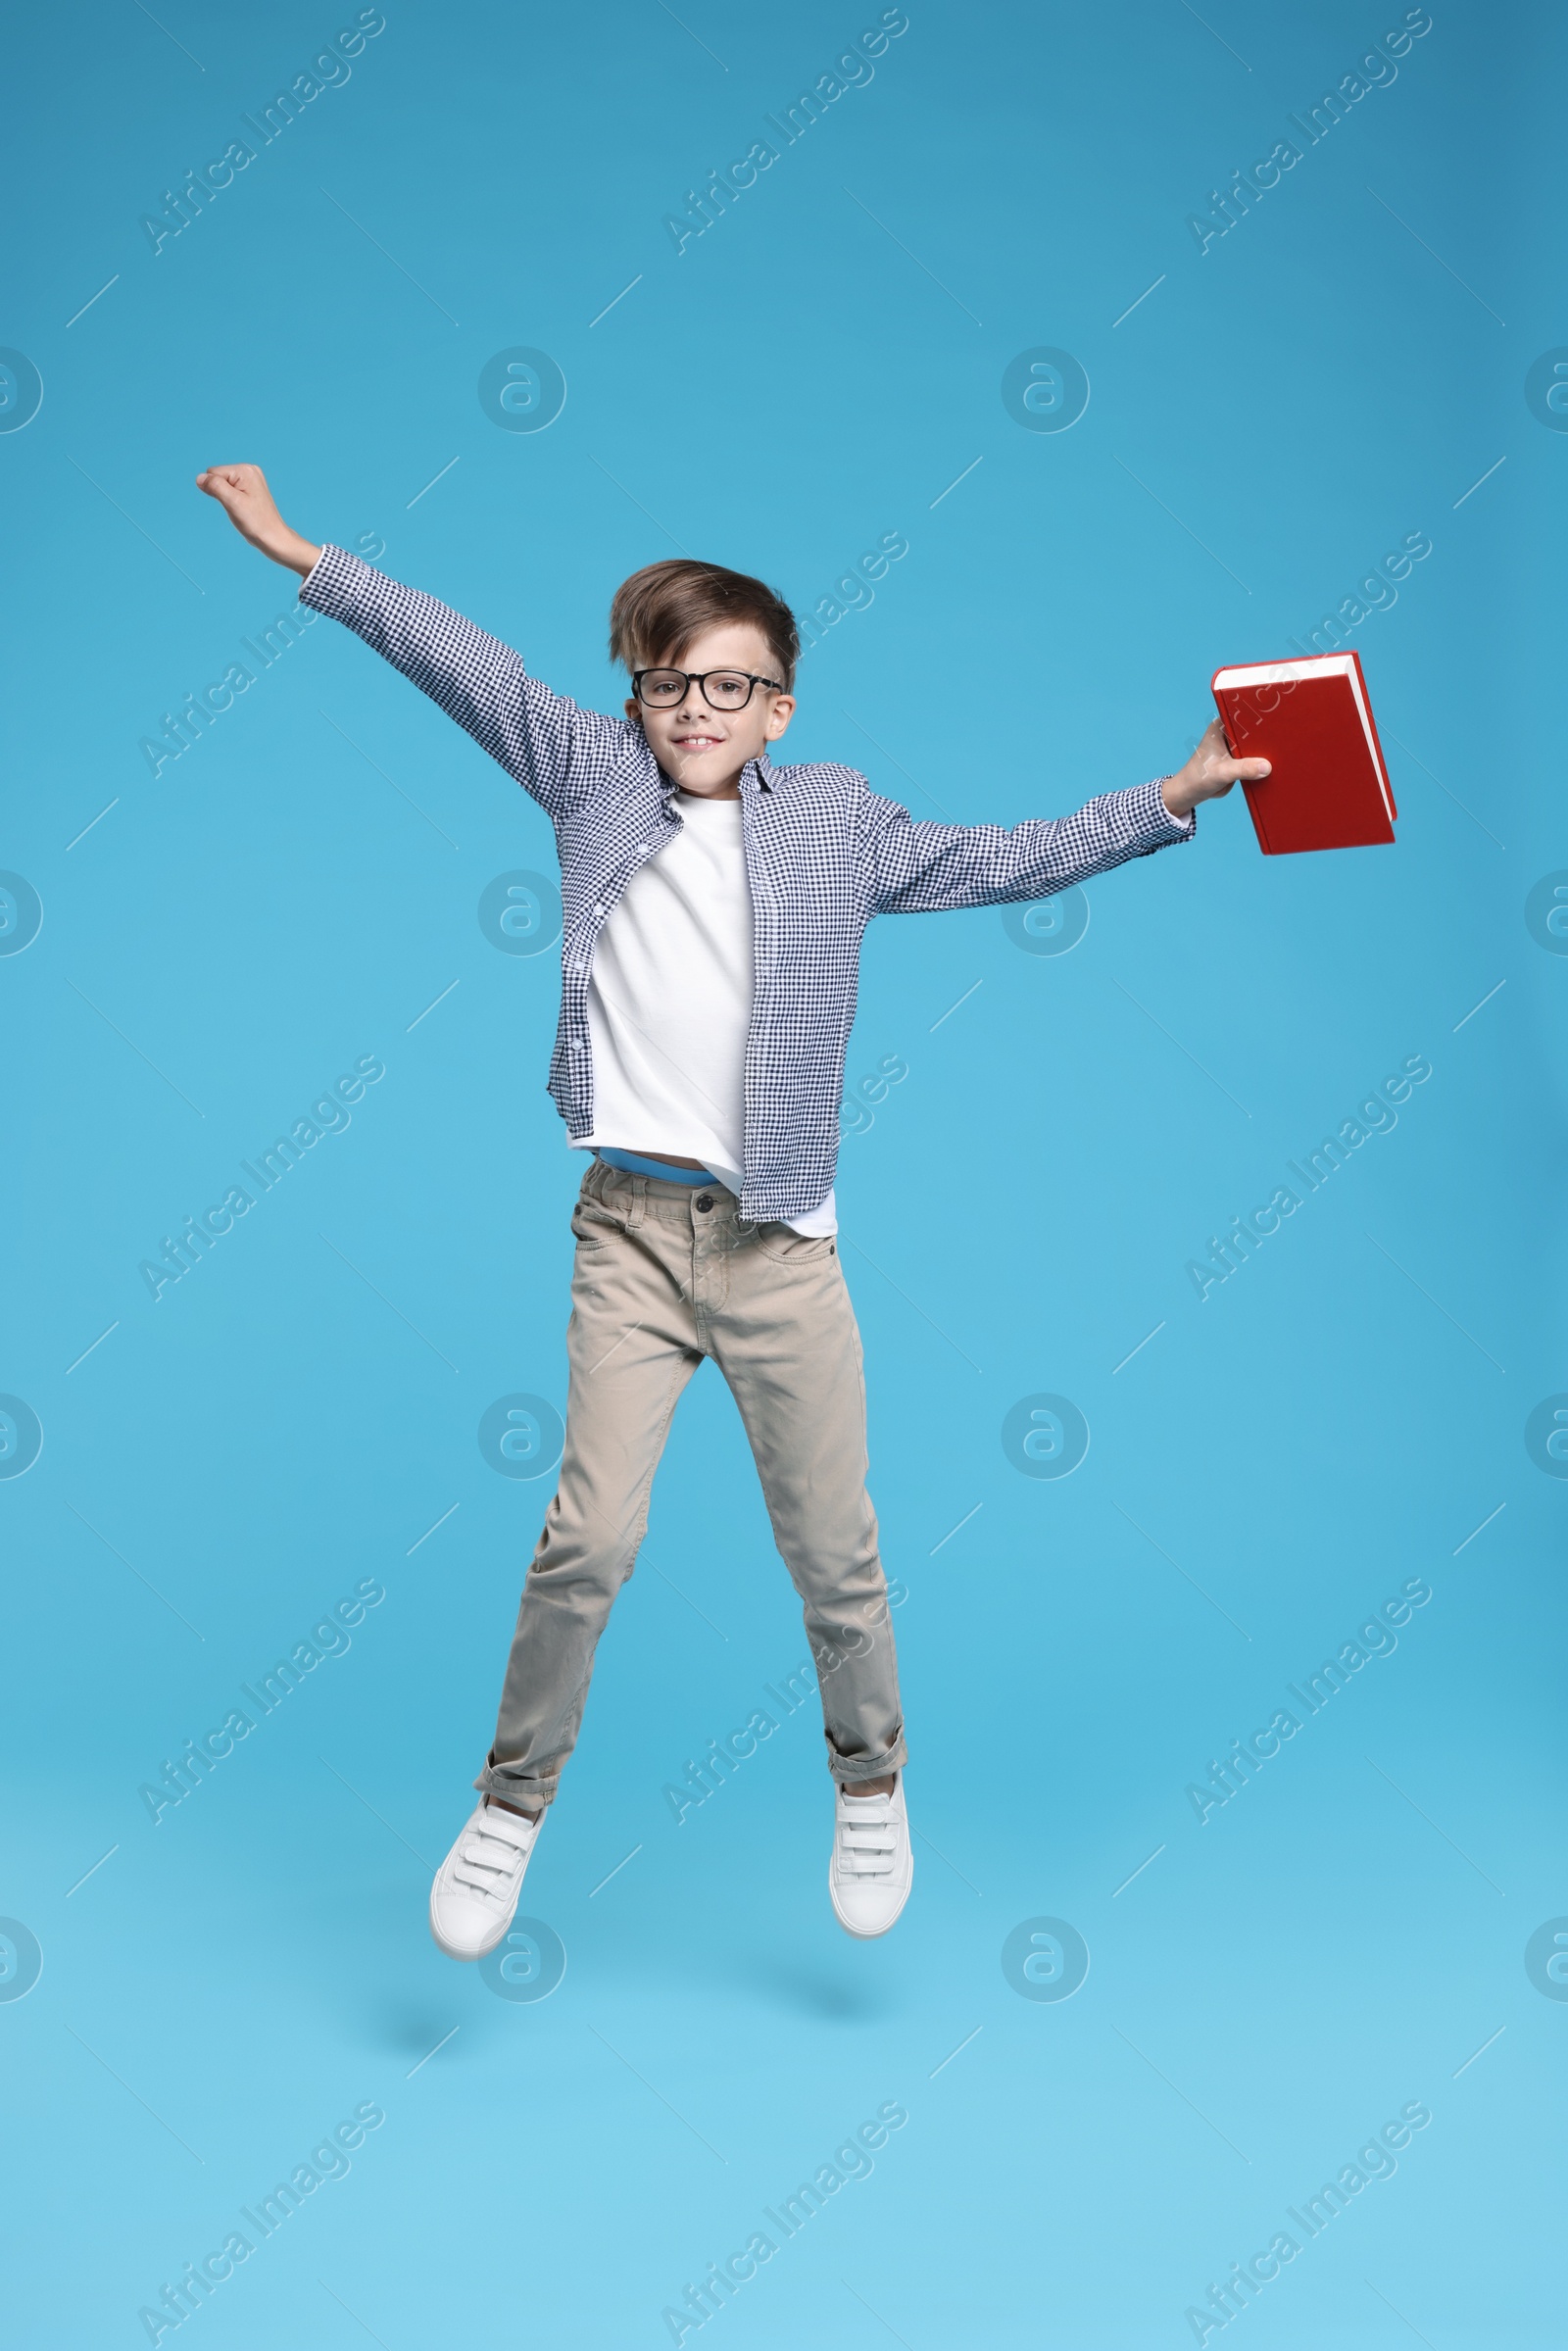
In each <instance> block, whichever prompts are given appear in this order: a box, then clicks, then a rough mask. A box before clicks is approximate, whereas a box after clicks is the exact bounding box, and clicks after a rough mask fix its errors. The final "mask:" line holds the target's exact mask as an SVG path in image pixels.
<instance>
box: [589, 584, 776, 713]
mask: <svg viewBox="0 0 1568 2351" xmlns="http://www.w3.org/2000/svg"><path fill="white" fill-rule="evenodd" d="M726 621H750V622H751V623H752V624H753V626H754V627H756V628H758V629H760V631H761V634H762V636H763V637H764V638H765V640H766V642H767V650H768V652H769V653H770V654H771V655H772V657H773V661H774V664H775V667H776V670H777V673H778V676H779V678H780V679H781V681H782V683H783V684H784V685H785V686H789V685H791V684H793V682H794V678H795V664H796V662H797V661H799V660H800V658H801V637H800V631H799V629H798V628H797V627H796V625H795V615H794V613H793V612H791V611H790V608H789V606H788V605H787V604H786V603H785V602H784V599H783V598H782V597H781V596H779V595H776V594H775V593H774V591H773V590H772V589H771V588H769V587H767V586H765V585H764V584H763V582H762V581H761V580H760V579H753V578H752V577H751V576H750V574H749V573H747V572H745V571H725V570H723V569H722V568H721V566H720V565H719V564H717V563H685V562H682V561H680V560H679V559H676V558H671V559H670V561H668V562H667V563H649V564H646V565H645V566H644V568H643V569H642V570H641V571H634V572H633V573H632V575H631V577H630V579H626V580H622V581H621V583H620V586H619V587H618V588H617V589H616V590H615V596H614V601H613V604H612V605H611V608H610V658H611V660H612V661H620V662H622V663H624V665H625V667H626V668H627V669H644V668H647V667H648V666H649V665H650V664H651V663H654V662H657V661H679V660H680V658H681V656H682V655H683V654H684V653H685V651H686V648H687V647H688V646H689V645H690V644H691V643H692V642H693V640H694V639H695V638H697V637H699V636H701V634H702V632H703V630H704V629H706V628H716V627H719V626H722V624H723V623H724V622H726Z"/></svg>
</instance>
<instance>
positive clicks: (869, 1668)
mask: <svg viewBox="0 0 1568 2351" xmlns="http://www.w3.org/2000/svg"><path fill="white" fill-rule="evenodd" d="M571 1222H572V1231H573V1233H574V1234H575V1235H576V1241H577V1252H576V1261H575V1264H574V1267H573V1270H572V1282H571V1319H570V1322H569V1323H568V1325H567V1328H566V1354H567V1361H568V1365H569V1371H570V1388H569V1396H568V1401H567V1406H566V1442H565V1450H564V1454H563V1456H562V1463H561V1476H560V1484H559V1487H558V1489H557V1492H556V1495H555V1498H554V1500H553V1501H552V1502H551V1504H550V1507H549V1509H548V1511H547V1512H546V1514H545V1524H544V1531H543V1533H542V1534H541V1536H540V1538H539V1543H538V1547H537V1548H536V1550H535V1552H534V1556H533V1563H532V1565H531V1566H530V1568H529V1570H528V1579H527V1582H526V1584H525V1586H524V1587H523V1593H522V1603H521V1606H520V1607H519V1609H518V1611H517V1629H516V1633H515V1637H514V1640H513V1643H512V1656H511V1660H510V1662H509V1664H508V1667H507V1677H506V1684H505V1687H504V1689H503V1691H502V1698H501V1712H500V1717H499V1720H498V1721H497V1724H496V1737H495V1745H494V1746H493V1747H492V1749H491V1751H490V1756H489V1760H488V1762H487V1764H486V1766H485V1769H484V1770H483V1771H482V1772H481V1774H480V1775H479V1778H478V1779H477V1781H476V1782H475V1783H474V1785H475V1786H476V1787H477V1788H483V1789H484V1790H485V1791H486V1792H487V1793H489V1794H491V1795H496V1796H502V1797H505V1798H506V1799H507V1800H508V1801H509V1802H511V1803H517V1802H519V1801H520V1802H522V1803H525V1804H530V1805H531V1804H535V1803H539V1802H544V1803H547V1804H548V1803H549V1802H550V1801H551V1799H552V1798H553V1797H554V1795H555V1792H556V1784H557V1781H558V1779H559V1777H560V1773H561V1767H562V1765H563V1764H564V1761H565V1759H566V1757H567V1756H568V1755H569V1754H570V1753H571V1750H572V1747H573V1745H574V1744H575V1742H576V1738H577V1729H578V1725H579V1724H580V1722H581V1720H582V1710H583V1704H584V1701H585V1699H586V1697H587V1694H588V1682H589V1677H590V1675H591V1674H592V1672H593V1663H594V1651H595V1649H596V1648H597V1646H598V1642H599V1636H600V1634H601V1633H602V1632H603V1631H604V1629H605V1623H606V1620H607V1619H608V1617H609V1615H610V1609H611V1604H612V1602H613V1599H614V1597H615V1594H616V1592H618V1591H619V1590H620V1587H621V1585H622V1584H623V1583H624V1582H625V1580H626V1578H627V1577H628V1576H629V1575H630V1574H631V1571H632V1566H633V1563H634V1561H635V1559H636V1556H637V1550H638V1546H639V1544H640V1543H641V1542H642V1539H643V1534H644V1531H645V1529H646V1527H647V1523H648V1501H649V1494H650V1491H651V1489H652V1486H653V1481H654V1472H655V1470H656V1469H657V1467H658V1466H659V1458H660V1455H661V1453H662V1451H663V1447H664V1440H665V1438H666V1436H667V1435H668V1433H669V1424H670V1420H671V1418H672V1416H673V1414H674V1410H675V1406H676V1404H677V1402H678V1401H679V1399H680V1396H681V1393H682V1391H683V1390H684V1388H685V1386H686V1383H687V1382H688V1380H690V1378H691V1376H692V1374H693V1372H694V1371H695V1370H696V1369H697V1367H698V1365H699V1364H700V1363H701V1362H702V1360H703V1358H704V1356H705V1355H711V1357H712V1359H713V1361H714V1362H715V1363H716V1364H717V1365H718V1368H719V1370H720V1371H721V1372H722V1373H723V1375H724V1378H725V1379H726V1381H727V1382H728V1383H729V1388H730V1392H731V1394H732V1395H733V1396H734V1398H735V1401H736V1403H737V1404H738V1405H739V1407H740V1413H741V1419H742V1421H743V1422H744V1424H745V1428H746V1434H747V1437H748V1439H749V1440H750V1442H751V1447H752V1454H753V1458H754V1459H755V1460H756V1463H757V1468H758V1474H759V1476H760V1479H761V1483H762V1494H763V1497H764V1499H765V1500H766V1503H767V1510H768V1516H769V1518H770V1520H771V1522H772V1527H773V1538H774V1541H775V1542H776V1543H777V1544H778V1548H779V1551H780V1553H781V1555H782V1557H783V1559H784V1563H785V1565H786V1566H787V1567H788V1569H789V1571H790V1575H791V1577H792V1578H793V1580H794V1583H795V1589H796V1591H797V1592H799V1593H800V1595H801V1599H802V1602H803V1604H804V1614H805V1619H806V1631H807V1638H808V1639H809V1641H810V1644H811V1653H812V1657H813V1659H814V1660H815V1664H816V1671H817V1678H818V1683H819V1686H820V1690H821V1697H822V1718H823V1732H824V1736H825V1738H826V1740H827V1746H828V1764H829V1768H830V1769H831V1771H832V1772H833V1774H834V1776H835V1778H837V1779H840V1780H843V1781H845V1782H846V1783H847V1784H849V1785H850V1786H854V1784H855V1783H856V1782H858V1781H861V1780H874V1779H877V1778H880V1777H881V1775H882V1774H884V1773H886V1772H890V1771H894V1770H897V1769H899V1768H900V1767H901V1766H902V1765H903V1763H904V1760H905V1748H904V1736H903V1731H904V1726H903V1718H902V1716H901V1713H900V1708H899V1687H898V1668H897V1662H896V1659H895V1655H894V1645H893V1632H892V1627H891V1624H890V1623H889V1618H888V1606H887V1598H886V1590H887V1588H886V1583H885V1581H884V1578H883V1573H882V1563H881V1558H880V1555H879V1552H878V1548H877V1525H876V1513H875V1511H874V1510H873V1509H872V1507H871V1500H870V1496H869V1495H868V1494H867V1493H866V1491H865V1474H866V1446H865V1383H864V1378H863V1374H862V1368H861V1352H860V1335H859V1332H858V1329H857V1328H856V1322H855V1313H854V1310H853V1308H852V1306H851V1304H850V1297H849V1292H848V1290H847V1289H846V1288H845V1284H844V1274H843V1270H842V1268H841V1266H840V1263H839V1257H838V1251H837V1247H836V1244H835V1243H834V1242H832V1241H829V1240H809V1239H807V1238H806V1237H805V1236H803V1235H802V1234H799V1233H796V1232H793V1231H792V1230H791V1229H790V1227H789V1226H788V1225H784V1224H749V1223H747V1222H745V1221H744V1220H743V1219H742V1218H741V1216H740V1214H739V1206H738V1202H737V1200H736V1199H735V1196H734V1194H733V1193H732V1192H728V1191H726V1190H725V1188H724V1187H723V1186H722V1185H721V1184H709V1185H705V1186H704V1187H703V1188H702V1189H701V1190H698V1189H696V1188H694V1187H693V1186H690V1185H686V1184H675V1183H664V1182H662V1181H661V1180H660V1179H659V1178H658V1177H657V1176H642V1175H632V1174H628V1173H626V1172H624V1171H623V1170H621V1169H619V1168H614V1167H611V1166H609V1165H608V1164H607V1163H606V1162H605V1161H604V1160H602V1159H595V1160H594V1161H593V1162H592V1164H591V1165H590V1167H589V1169H588V1172H587V1174H586V1175H585V1176H584V1178H583V1183H582V1190H581V1193H580V1195H579V1197H578V1200H577V1205H576V1208H575V1210H574V1211H573V1214H572V1220H571Z"/></svg>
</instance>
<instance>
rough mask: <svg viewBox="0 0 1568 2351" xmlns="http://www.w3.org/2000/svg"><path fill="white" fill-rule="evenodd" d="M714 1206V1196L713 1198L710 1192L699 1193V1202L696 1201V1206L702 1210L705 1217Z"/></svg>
mask: <svg viewBox="0 0 1568 2351" xmlns="http://www.w3.org/2000/svg"><path fill="white" fill-rule="evenodd" d="M712 1204H713V1196H712V1194H711V1192H699V1194H698V1195H697V1200H696V1202H695V1205H696V1206H697V1207H698V1208H699V1209H701V1211H702V1213H703V1214H704V1215H705V1216H706V1215H707V1213H708V1211H709V1209H710V1208H711V1206H712Z"/></svg>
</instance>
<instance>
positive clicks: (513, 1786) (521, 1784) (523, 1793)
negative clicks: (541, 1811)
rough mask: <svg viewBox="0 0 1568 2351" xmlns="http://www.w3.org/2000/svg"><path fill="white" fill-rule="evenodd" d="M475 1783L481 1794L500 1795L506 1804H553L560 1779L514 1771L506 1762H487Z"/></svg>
mask: <svg viewBox="0 0 1568 2351" xmlns="http://www.w3.org/2000/svg"><path fill="white" fill-rule="evenodd" d="M473 1785H474V1787H475V1788H478V1790H479V1792H480V1794H481V1795H487V1796H499V1797H500V1798H501V1801H502V1802H503V1803H504V1804H553V1803H554V1802H555V1800H556V1789H557V1788H558V1787H559V1786H560V1781H559V1779H558V1778H551V1779H549V1780H541V1779H539V1778H538V1777H537V1776H536V1775H535V1774H534V1773H532V1772H519V1771H512V1770H509V1769H508V1767H507V1766H506V1765H505V1764H504V1763H501V1764H496V1763H487V1764H486V1765H485V1767H484V1769H483V1771H482V1772H481V1773H480V1774H479V1777H478V1778H477V1780H475V1782H474V1784H473Z"/></svg>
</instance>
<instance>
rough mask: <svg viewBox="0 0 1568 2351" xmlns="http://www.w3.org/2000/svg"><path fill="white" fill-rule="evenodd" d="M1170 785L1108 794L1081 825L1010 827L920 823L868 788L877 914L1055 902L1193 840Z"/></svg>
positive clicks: (1067, 819)
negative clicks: (1168, 799)
mask: <svg viewBox="0 0 1568 2351" xmlns="http://www.w3.org/2000/svg"><path fill="white" fill-rule="evenodd" d="M1163 781H1165V779H1164V778H1163V777H1161V778H1159V779H1158V780H1157V781H1156V782H1154V783H1151V784H1138V785H1136V786H1135V787H1134V788H1133V789H1132V790H1131V791H1127V792H1105V793H1103V794H1102V795H1101V796H1100V797H1099V798H1098V799H1096V800H1091V801H1088V802H1086V804H1085V805H1084V807H1083V808H1080V809H1079V810H1078V812H1077V814H1076V815H1073V816H1041V817H1030V818H1029V819H1027V820H1026V821H1025V822H1024V823H1022V824H1015V825H1011V826H1005V825H1000V824H933V823H929V822H926V821H924V820H921V821H919V822H916V821H915V819H914V818H912V817H911V816H910V814H909V811H908V809H907V808H901V807H900V806H899V804H898V803H897V801H892V800H884V799H883V798H882V797H881V795H880V794H878V793H874V792H872V791H871V790H870V789H869V787H867V790H866V802H867V828H868V839H869V847H870V855H871V860H872V868H873V889H874V901H873V911H874V912H876V913H878V914H925V913H933V912H936V911H939V910H941V909H944V908H948V907H954V906H1007V905H1012V904H1016V903H1018V902H1020V901H1023V900H1028V899H1034V898H1049V897H1051V895H1052V894H1053V892H1054V891H1057V890H1066V889H1069V888H1070V887H1071V886H1072V884H1073V883H1074V882H1084V881H1088V879H1089V878H1090V876H1091V875H1092V874H1096V873H1107V872H1108V871H1109V870H1110V868H1111V867H1112V866H1113V865H1121V864H1125V862H1126V861H1127V859H1128V858H1129V857H1150V856H1152V854H1153V852H1154V851H1155V850H1156V849H1167V848H1169V847H1170V846H1171V845H1172V844H1173V843H1175V842H1177V841H1191V840H1192V838H1193V836H1194V834H1195V833H1196V831H1197V829H1198V823H1197V818H1196V816H1189V817H1188V818H1187V819H1186V821H1185V822H1183V820H1182V819H1181V818H1179V817H1176V816H1172V815H1171V813H1170V811H1169V809H1168V808H1166V806H1165V803H1164V799H1163V797H1162V796H1161V792H1160V784H1161V783H1162V782H1163Z"/></svg>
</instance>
